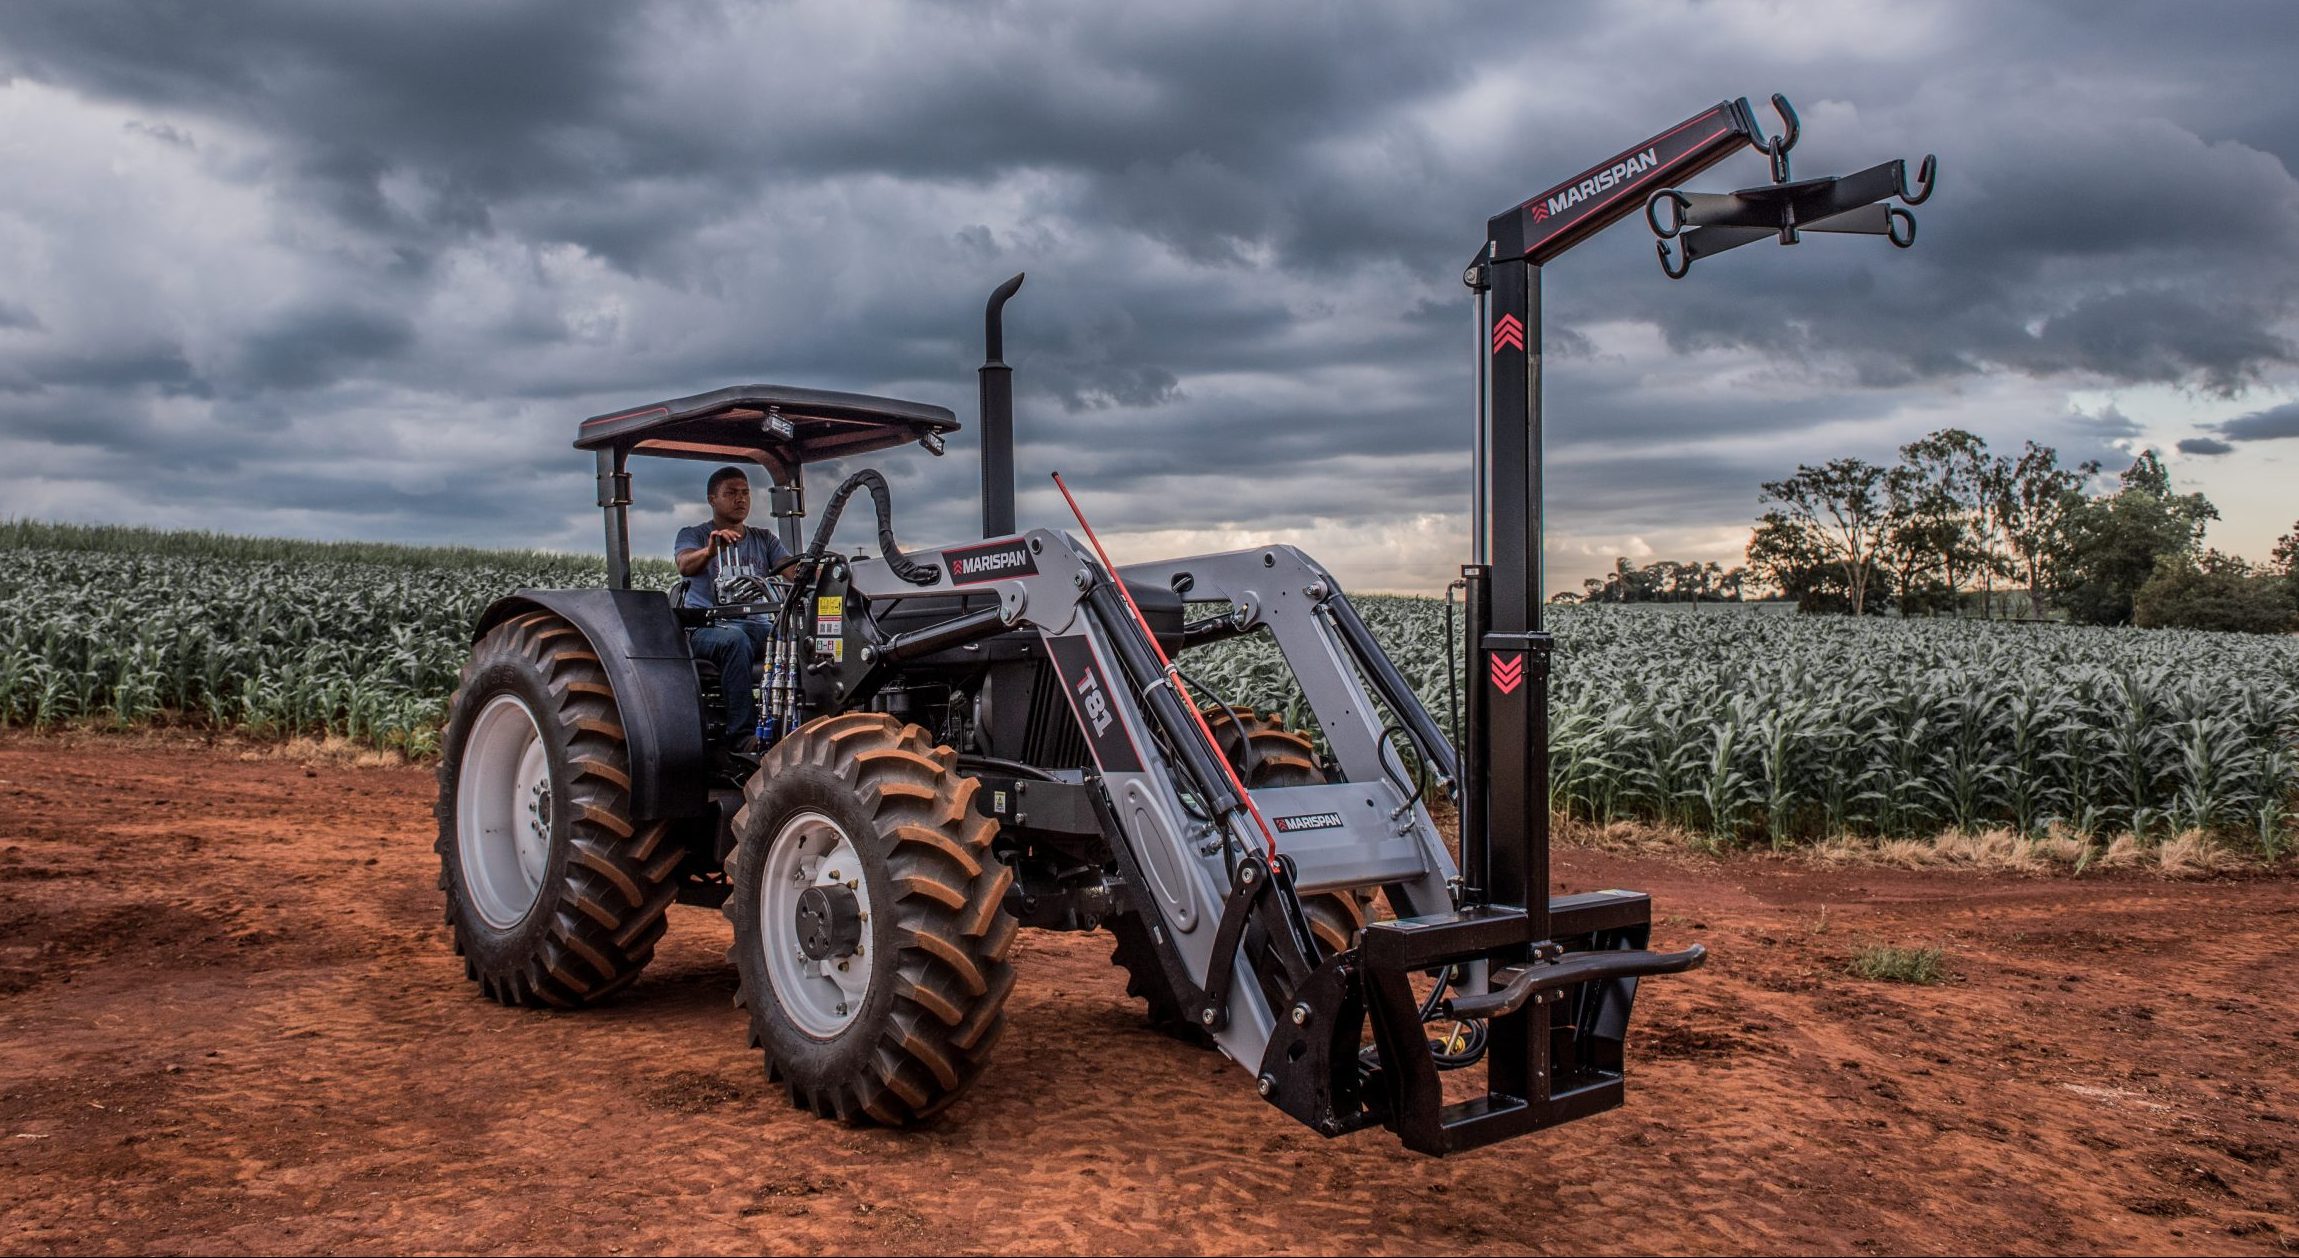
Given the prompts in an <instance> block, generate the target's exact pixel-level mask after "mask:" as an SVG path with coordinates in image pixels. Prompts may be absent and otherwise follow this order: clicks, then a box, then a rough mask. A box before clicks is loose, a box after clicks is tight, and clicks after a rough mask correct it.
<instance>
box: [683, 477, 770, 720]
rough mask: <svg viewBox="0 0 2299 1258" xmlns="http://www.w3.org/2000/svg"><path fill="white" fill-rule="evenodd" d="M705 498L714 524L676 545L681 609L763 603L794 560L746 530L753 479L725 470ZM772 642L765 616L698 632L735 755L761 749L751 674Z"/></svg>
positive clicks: (694, 528)
mask: <svg viewBox="0 0 2299 1258" xmlns="http://www.w3.org/2000/svg"><path fill="white" fill-rule="evenodd" d="M704 494H705V496H706V497H707V498H708V499H709V500H710V521H709V522H708V523H705V524H690V525H688V526H687V527H685V528H683V529H680V530H679V535H678V541H677V542H676V543H675V544H674V546H673V552H674V556H675V558H676V561H677V563H678V569H679V575H680V576H682V577H684V578H686V580H685V581H683V582H681V583H680V588H681V589H682V590H683V591H684V594H683V597H682V603H683V605H684V606H687V607H721V606H727V605H732V604H740V603H755V602H761V601H763V600H765V599H766V598H767V587H766V579H767V577H768V576H770V575H776V576H779V575H781V574H782V573H785V572H788V571H789V570H790V569H791V567H792V566H793V565H794V564H795V563H796V562H797V561H796V560H795V559H794V558H793V557H792V556H791V553H790V550H789V548H788V547H785V546H784V545H783V544H782V539H780V538H778V537H776V536H774V535H773V534H772V533H769V532H766V531H764V530H762V529H754V528H747V527H745V526H744V525H743V521H744V520H746V519H748V518H749V517H750V477H748V476H746V475H744V473H743V470H742V469H741V468H739V467H722V468H720V469H718V470H717V471H715V472H712V473H711V474H710V480H709V482H708V483H707V484H706V485H705V487H704ZM773 640H774V625H773V622H772V621H770V620H769V619H767V618H766V617H763V616H745V617H741V618H738V619H730V620H720V621H713V622H712V623H710V624H707V625H704V626H703V627H701V628H700V629H697V630H695V631H694V635H693V647H694V653H695V654H696V655H697V656H700V657H701V658H703V659H706V660H709V661H710V662H711V663H713V664H716V665H717V666H718V675H719V678H720V689H721V690H722V691H724V692H725V695H726V736H727V742H728V744H729V745H730V746H731V747H733V748H734V749H735V750H736V751H741V752H751V751H754V750H756V748H757V745H758V744H757V737H756V736H757V731H758V699H757V696H756V694H755V693H754V692H753V691H752V690H751V686H750V673H751V669H752V668H753V667H755V666H756V665H757V663H758V658H759V656H760V654H761V653H762V652H764V651H765V650H766V647H767V644H768V643H770V642H772V641H773Z"/></svg>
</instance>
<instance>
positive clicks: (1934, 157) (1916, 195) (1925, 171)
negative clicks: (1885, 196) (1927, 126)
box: [1894, 153, 1940, 243]
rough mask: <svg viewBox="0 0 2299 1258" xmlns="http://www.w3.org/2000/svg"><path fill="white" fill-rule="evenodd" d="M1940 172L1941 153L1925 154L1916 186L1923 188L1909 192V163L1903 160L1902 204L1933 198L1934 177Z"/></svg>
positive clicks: (1920, 203) (1918, 171) (1901, 172)
mask: <svg viewBox="0 0 2299 1258" xmlns="http://www.w3.org/2000/svg"><path fill="white" fill-rule="evenodd" d="M1939 173H1940V157H1939V154H1937V153H1926V154H1924V161H1923V164H1922V165H1920V166H1918V167H1917V168H1916V186H1917V187H1918V188H1919V189H1921V191H1918V192H1909V191H1908V164H1907V163H1906V162H1902V163H1900V189H1899V191H1900V202H1901V204H1903V205H1922V204H1923V203H1924V202H1926V201H1929V200H1931V199H1932V181H1933V179H1934V178H1935V177H1937V176H1938V175H1939ZM1894 243H1897V242H1896V241H1895V242H1894Z"/></svg>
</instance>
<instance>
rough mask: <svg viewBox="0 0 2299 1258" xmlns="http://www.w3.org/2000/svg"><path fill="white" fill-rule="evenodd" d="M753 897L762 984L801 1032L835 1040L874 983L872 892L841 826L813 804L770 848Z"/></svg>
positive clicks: (795, 816) (787, 824)
mask: <svg viewBox="0 0 2299 1258" xmlns="http://www.w3.org/2000/svg"><path fill="white" fill-rule="evenodd" d="M764 875H765V876H764V877H763V878H761V879H760V885H759V896H758V931H759V939H760V941H761V942H762V943H763V944H764V949H763V950H764V951H765V953H766V972H767V981H768V982H770V983H772V984H773V986H774V995H775V999H776V1000H777V1001H778V1002H779V1003H780V1004H781V1006H782V1009H783V1012H784V1013H786V1014H788V1015H789V1016H790V1020H791V1022H792V1023H793V1024H795V1025H796V1026H797V1027H798V1029H799V1030H801V1031H804V1032H805V1033H806V1034H808V1035H810V1036H813V1037H814V1038H816V1039H821V1040H828V1039H834V1038H836V1037H837V1036H838V1035H839V1034H840V1033H841V1032H843V1031H844V1030H846V1028H847V1027H849V1026H851V1025H853V1023H854V1020H855V1019H856V1018H857V1017H860V1016H861V1013H862V1006H863V1004H864V1002H866V1001H867V1000H868V999H869V996H870V988H871V983H872V974H871V966H870V955H869V953H870V949H869V945H868V942H867V941H868V938H869V929H870V913H871V889H870V885H869V880H868V876H867V873H866V871H865V869H864V867H863V864H862V854H861V852H860V851H858V850H857V849H856V848H855V846H854V841H853V839H852V838H851V837H850V836H848V835H847V833H846V831H845V829H844V828H843V827H842V826H840V825H839V823H838V822H836V821H834V820H832V819H831V818H830V817H829V816H827V815H825V814H823V813H820V812H815V811H813V810H811V809H809V810H807V811H804V812H799V813H795V814H792V815H791V817H790V818H789V819H788V820H786V821H784V822H783V823H782V826H781V828H780V829H778V830H777V831H776V832H775V835H774V838H773V840H772V842H771V843H769V845H768V847H767V854H766V868H765V870H764Z"/></svg>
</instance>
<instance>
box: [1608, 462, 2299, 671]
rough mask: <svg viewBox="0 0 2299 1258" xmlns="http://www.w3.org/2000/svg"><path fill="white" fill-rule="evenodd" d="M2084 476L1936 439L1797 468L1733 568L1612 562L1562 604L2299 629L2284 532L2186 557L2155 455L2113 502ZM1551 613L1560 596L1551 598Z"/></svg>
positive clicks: (2117, 486)
mask: <svg viewBox="0 0 2299 1258" xmlns="http://www.w3.org/2000/svg"><path fill="white" fill-rule="evenodd" d="M2100 472H2101V467H2100V464H2099V463H2097V462H2095V461H2084V462H2080V463H2077V464H2074V465H2072V466H2069V465H2065V464H2062V463H2061V462H2060V457H2059V452H2058V451H2057V450H2055V449H2053V448H2052V447H2050V446H2046V445H2039V444H2037V443H2035V442H2033V441H2030V442H2027V443H2026V444H2025V448H2024V449H2023V450H2021V452H2020V453H2019V454H2018V455H2017V456H2007V455H1999V454H1995V453H1993V452H1991V451H1990V450H1989V449H1988V446H1987V442H1986V441H1984V440H1983V439H1981V438H1980V437H1979V436H1978V435H1976V434H1974V433H1970V432H1966V431H1965V430H1963V429H1960V428H1944V429H1941V430H1940V431H1938V432H1935V433H1932V434H1930V435H1928V436H1925V437H1923V438H1921V439H1919V440H1917V441H1912V442H1910V443H1908V444H1907V445H1904V446H1902V447H1900V460H1899V462H1897V463H1895V464H1893V465H1891V466H1879V465H1877V464H1874V463H1870V462H1869V461H1867V460H1865V459H1859V458H1840V459H1831V460H1829V461H1827V462H1825V463H1821V464H1818V465H1811V464H1805V465H1800V466H1798V467H1797V469H1796V472H1795V474H1794V475H1792V476H1788V477H1785V478H1783V479H1781V480H1777V481H1768V482H1766V483H1765V484H1764V487H1763V494H1762V497H1761V498H1760V499H1759V501H1760V502H1762V503H1763V504H1765V510H1764V512H1763V514H1762V515H1761V516H1759V517H1758V519H1757V521H1756V528H1755V532H1754V533H1753V534H1752V536H1751V537H1750V539H1749V543H1748V552H1747V559H1748V562H1747V565H1746V567H1744V568H1738V567H1736V568H1724V567H1722V566H1720V565H1718V564H1714V563H1709V564H1696V563H1679V562H1675V561H1670V560H1660V561H1655V562H1651V563H1647V564H1645V565H1644V566H1643V567H1641V568H1640V567H1637V566H1636V565H1634V564H1632V563H1630V562H1629V561H1628V560H1627V559H1625V558H1624V559H1621V560H1619V561H1618V562H1617V563H1616V564H1615V565H1614V571H1613V572H1611V573H1608V574H1606V575H1605V576H1603V577H1596V578H1591V579H1589V580H1588V581H1586V582H1585V583H1584V584H1585V586H1586V587H1587V588H1586V592H1585V593H1584V594H1582V595H1581V596H1580V597H1579V598H1577V599H1571V601H1577V602H1591V603H1639V602H1700V601H1703V600H1708V599H1724V600H1737V599H1739V598H1741V597H1742V596H1743V594H1744V592H1745V593H1747V594H1756V593H1759V592H1770V593H1772V594H1774V595H1776V596H1778V597H1782V598H1787V599H1793V600H1794V601H1795V602H1796V604H1797V606H1798V608H1799V610H1803V611H1813V612H1841V613H1848V614H1851V615H1874V614H1881V613H1896V614H1899V615H1903V616H1925V615H1942V614H1947V615H1968V614H1973V613H1974V612H1976V613H1977V614H1979V615H1981V616H1987V617H1997V616H2018V617H2030V618H2052V619H2060V618H2065V619H2068V620H2072V621H2076V622H2079V623H2084V624H2102V625H2115V624H2134V623H2136V624H2139V625H2141V626H2162V627H2185V628H2207V629H2237V630H2248V631H2253V632H2277V631H2281V630H2284V629H2288V628H2290V627H2292V625H2293V622H2294V621H2295V620H2299V523H2295V524H2294V525H2293V527H2292V531H2291V533H2290V534H2289V535H2286V536H2285V537H2284V538H2283V539H2282V540H2281V541H2280V542H2279V543H2278V544H2277V546H2276V548H2275V551H2274V554H2273V555H2272V556H2271V558H2270V559H2269V560H2268V561H2267V562H2265V563H2259V564H2254V563H2252V562H2250V561H2248V560H2245V559H2243V558H2241V557H2240V556H2234V555H2226V554H2222V553H2220V552H2219V551H2216V550H2210V549H2206V548H2205V547H2204V546H2203V531H2204V528H2205V526H2206V525H2207V524H2209V523H2210V522H2211V521H2213V520H2216V519H2218V518H2219V511H2218V508H2216V507H2214V506H2213V505H2212V504H2211V501H2210V500H2209V499H2208V498H2206V497H2204V496H2203V495H2202V494H2200V493H2187V494H2182V493H2179V492H2177V491H2176V490H2175V489H2174V488H2173V486H2172V483H2171V474H2170V472H2169V471H2168V470H2167V469H2166V468H2165V467H2164V465H2163V461H2162V460H2161V459H2160V458H2158V457H2157V456H2156V454H2155V452H2154V451H2152V450H2147V451H2142V452H2141V453H2140V454H2139V455H2138V456H2137V457H2136V458H2135V459H2134V460H2133V461H2132V464H2131V466H2130V467H2128V468H2126V469H2124V470H2123V472H2122V473H2120V474H2119V475H2118V476H2117V478H2116V480H2115V482H2114V484H2113V487H2112V488H2095V487H2097V486H2098V485H2099V479H2100ZM1567 597H1568V598H1569V597H1570V596H1567Z"/></svg>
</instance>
